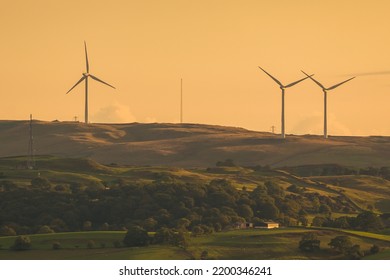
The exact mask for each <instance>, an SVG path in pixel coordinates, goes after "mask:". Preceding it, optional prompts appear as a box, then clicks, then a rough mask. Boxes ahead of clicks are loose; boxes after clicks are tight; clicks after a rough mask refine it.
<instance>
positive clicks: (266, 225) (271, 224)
mask: <svg viewBox="0 0 390 280" xmlns="http://www.w3.org/2000/svg"><path fill="white" fill-rule="evenodd" d="M255 228H267V229H271V228H279V223H277V222H273V221H269V222H261V223H259V224H258V225H256V226H255Z"/></svg>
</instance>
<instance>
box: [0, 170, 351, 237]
mask: <svg viewBox="0 0 390 280" xmlns="http://www.w3.org/2000/svg"><path fill="white" fill-rule="evenodd" d="M290 190H291V191H295V192H290V191H289V192H285V191H284V189H283V188H282V187H280V186H278V185H277V184H275V183H274V182H272V181H268V182H266V183H265V184H264V185H263V184H262V185H259V186H257V187H256V188H255V189H254V190H253V191H249V190H247V189H246V188H243V189H242V190H237V189H236V188H235V187H233V186H232V184H231V183H230V181H228V180H224V179H217V180H213V181H211V182H209V183H202V184H200V183H199V184H188V183H180V182H177V181H175V180H167V181H164V180H156V181H154V182H153V183H148V184H137V183H126V182H124V181H123V180H116V181H113V182H111V183H110V186H109V187H105V188H104V187H97V186H90V187H87V186H83V185H81V184H78V183H72V184H62V185H53V184H52V183H51V182H49V181H48V180H47V179H45V178H41V177H38V178H35V179H33V180H32V181H31V186H29V187H27V188H26V187H20V186H18V185H16V184H14V183H13V182H10V181H4V180H3V181H0V235H14V234H18V235H20V234H31V233H49V232H64V231H81V230H121V229H128V228H130V227H131V226H141V227H142V228H144V229H145V230H147V231H157V230H159V229H161V228H176V229H177V228H182V229H184V230H191V231H193V232H202V231H203V232H207V231H220V230H223V229H229V228H232V227H234V225H235V224H239V223H243V222H252V223H254V224H256V223H259V222H261V221H264V220H274V221H278V222H279V223H281V224H282V225H284V226H296V225H307V224H308V219H307V215H308V214H321V215H327V214H328V213H330V212H352V211H354V209H353V207H352V206H351V205H350V204H349V202H348V201H346V200H345V198H344V197H343V196H337V197H332V198H330V197H328V196H323V195H320V194H319V193H314V192H307V191H305V190H304V189H300V188H298V189H297V188H296V187H292V188H290Z"/></svg>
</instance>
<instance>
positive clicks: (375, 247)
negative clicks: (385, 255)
mask: <svg viewBox="0 0 390 280" xmlns="http://www.w3.org/2000/svg"><path fill="white" fill-rule="evenodd" d="M379 251H380V248H379V246H378V245H375V244H374V245H372V247H371V248H370V253H371V254H377V253H379Z"/></svg>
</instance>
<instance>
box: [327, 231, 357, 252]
mask: <svg viewBox="0 0 390 280" xmlns="http://www.w3.org/2000/svg"><path fill="white" fill-rule="evenodd" d="M328 245H329V246H330V247H332V248H333V249H335V250H336V251H337V252H339V253H343V254H346V253H347V251H348V250H349V249H350V248H351V247H352V246H353V244H352V241H351V238H349V236H345V235H341V236H336V237H335V238H333V239H332V240H330V243H329V244H328Z"/></svg>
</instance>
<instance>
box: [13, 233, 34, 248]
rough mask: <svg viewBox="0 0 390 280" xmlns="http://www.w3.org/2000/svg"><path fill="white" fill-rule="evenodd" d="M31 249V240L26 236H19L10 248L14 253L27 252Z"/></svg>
mask: <svg viewBox="0 0 390 280" xmlns="http://www.w3.org/2000/svg"><path fill="white" fill-rule="evenodd" d="M30 248H31V240H30V237H28V236H23V235H20V236H18V237H17V238H16V239H15V242H14V245H13V246H12V247H11V249H12V250H15V251H23V250H29V249H30Z"/></svg>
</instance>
